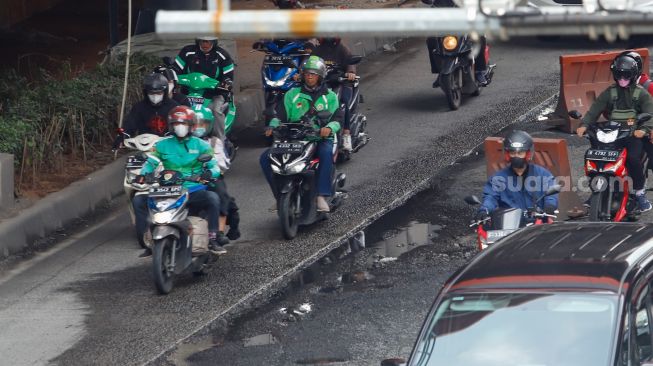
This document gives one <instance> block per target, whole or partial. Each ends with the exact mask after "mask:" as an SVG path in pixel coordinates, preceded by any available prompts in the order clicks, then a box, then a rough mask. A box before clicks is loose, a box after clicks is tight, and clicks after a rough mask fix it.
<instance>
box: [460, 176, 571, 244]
mask: <svg viewBox="0 0 653 366" xmlns="http://www.w3.org/2000/svg"><path fill="white" fill-rule="evenodd" d="M561 189H562V187H561V186H560V185H557V184H556V185H553V186H551V187H550V188H549V189H548V190H547V191H546V192H545V193H544V194H543V195H542V197H540V198H539V199H538V200H536V201H534V202H533V208H529V209H528V210H522V209H521V208H499V209H496V210H494V211H492V213H491V214H490V216H489V217H487V218H485V219H483V220H477V221H473V222H472V223H471V224H470V225H469V227H476V243H477V246H478V250H483V249H486V248H487V247H488V246H489V245H491V244H494V243H496V242H497V241H499V240H500V239H503V238H504V237H506V236H508V235H510V234H512V233H514V232H515V231H517V230H519V229H521V228H523V227H526V226H531V225H543V224H552V223H553V220H555V219H556V218H557V216H556V215H551V214H547V213H545V212H542V211H541V210H540V209H539V208H537V204H538V203H539V202H540V201H541V200H543V199H544V197H547V196H551V195H554V194H556V193H559V192H560V190H561ZM465 202H467V204H470V205H480V204H481V201H480V200H479V199H478V197H476V196H468V197H465ZM556 213H557V211H556Z"/></svg>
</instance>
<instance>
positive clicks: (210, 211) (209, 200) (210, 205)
mask: <svg viewBox="0 0 653 366" xmlns="http://www.w3.org/2000/svg"><path fill="white" fill-rule="evenodd" d="M187 204H188V208H189V210H191V211H205V212H206V214H207V218H206V220H207V221H208V224H209V232H214V233H217V232H218V216H219V214H220V198H219V197H218V195H217V194H216V193H215V192H210V191H206V190H203V191H197V192H193V193H191V194H190V196H189V197H188V203H187ZM132 205H133V206H134V214H135V216H136V233H137V234H138V235H139V236H142V235H143V234H144V233H145V231H146V230H147V226H148V222H147V218H148V215H149V210H148V208H147V195H146V194H141V195H137V196H134V199H133V201H132Z"/></svg>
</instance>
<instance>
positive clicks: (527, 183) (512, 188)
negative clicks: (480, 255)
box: [475, 130, 558, 221]
mask: <svg viewBox="0 0 653 366" xmlns="http://www.w3.org/2000/svg"><path fill="white" fill-rule="evenodd" d="M534 148H535V146H534V144H533V139H532V138H531V136H530V135H529V134H528V133H526V132H524V131H519V130H516V131H513V132H512V133H511V134H510V135H508V137H506V138H505V139H504V140H503V151H504V157H505V160H506V162H508V163H509V165H508V166H507V167H505V168H503V169H501V170H499V171H498V172H496V173H495V174H494V175H493V176H492V177H490V179H489V180H488V182H487V183H486V184H485V187H484V188H483V203H482V204H481V206H480V207H479V209H478V211H477V213H476V216H475V219H476V220H479V221H480V220H483V219H486V218H487V217H488V216H489V215H490V213H492V211H494V210H496V209H498V208H520V209H522V210H528V209H529V208H535V207H534V205H535V204H536V203H537V208H539V209H542V210H543V211H544V212H545V213H547V214H551V215H552V214H554V212H555V210H556V209H557V208H558V194H554V195H550V196H546V197H544V198H543V199H542V200H539V199H540V197H543V196H544V194H545V192H546V191H547V190H548V189H549V187H551V186H553V185H554V184H555V178H554V177H553V174H551V172H550V171H548V170H547V169H546V168H544V167H542V166H540V165H537V164H535V163H532V162H531V161H532V160H533V154H534ZM538 200H539V201H538Z"/></svg>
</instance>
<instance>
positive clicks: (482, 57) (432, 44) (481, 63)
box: [422, 0, 490, 88]
mask: <svg viewBox="0 0 653 366" xmlns="http://www.w3.org/2000/svg"><path fill="white" fill-rule="evenodd" d="M422 2H423V3H424V4H426V5H430V6H431V7H433V8H455V7H457V6H458V5H456V3H455V2H454V0H422ZM437 45H438V40H437V38H435V37H428V38H427V39H426V48H427V50H428V53H429V61H430V63H431V73H432V74H439V73H440V70H438V66H437V63H436V59H435V55H434V54H433V50H434V49H435V48H436V47H437ZM478 46H479V50H480V51H479V52H478V54H477V55H476V56H475V57H474V69H475V70H476V72H475V76H476V82H478V84H479V85H481V86H487V84H488V80H487V72H488V64H489V63H490V60H489V57H488V58H486V49H487V39H486V37H485V36H484V35H481V36H480V37H479V40H478ZM439 86H440V76H439V75H438V78H436V79H435V81H434V82H433V87H434V88H437V87H439Z"/></svg>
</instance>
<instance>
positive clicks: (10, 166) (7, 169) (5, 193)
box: [0, 153, 14, 210]
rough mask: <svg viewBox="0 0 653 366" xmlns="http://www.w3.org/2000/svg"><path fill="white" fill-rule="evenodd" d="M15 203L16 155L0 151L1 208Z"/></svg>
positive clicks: (6, 207) (9, 206)
mask: <svg viewBox="0 0 653 366" xmlns="http://www.w3.org/2000/svg"><path fill="white" fill-rule="evenodd" d="M13 205H14V156H13V155H11V154H5V153H0V210H2V209H8V208H11V206H13Z"/></svg>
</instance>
